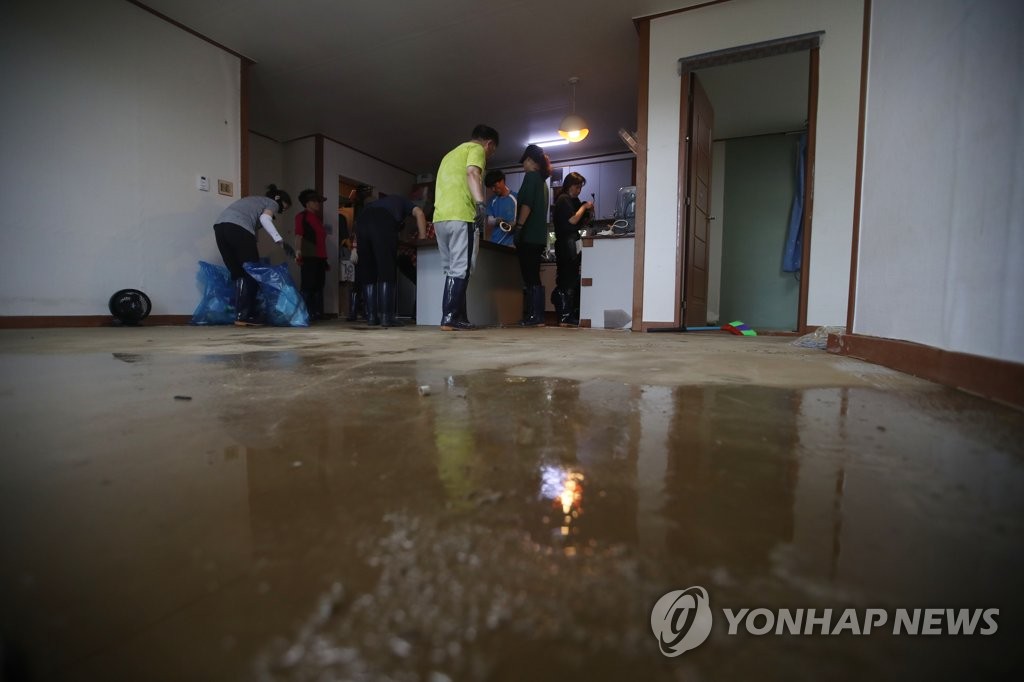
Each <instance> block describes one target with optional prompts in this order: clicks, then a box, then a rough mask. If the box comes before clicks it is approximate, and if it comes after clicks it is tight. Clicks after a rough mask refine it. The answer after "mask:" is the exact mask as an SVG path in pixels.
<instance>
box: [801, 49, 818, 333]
mask: <svg viewBox="0 0 1024 682" xmlns="http://www.w3.org/2000/svg"><path fill="white" fill-rule="evenodd" d="M819 50H820V48H817V47H816V48H814V49H813V50H811V51H810V54H809V55H808V61H809V63H810V74H809V75H808V79H809V82H808V84H807V148H806V149H805V150H804V154H805V156H806V161H805V163H804V217H803V226H802V230H803V244H802V247H803V248H802V250H801V255H800V291H799V293H798V295H797V312H796V328H797V331H798V332H800V333H801V334H807V333H808V327H807V299H809V298H810V295H811V293H810V292H811V224H812V223H813V220H812V219H813V216H814V167H815V163H814V160H815V153H816V152H815V150H816V149H817V140H818V73H819V68H818V64H819V54H818V53H819Z"/></svg>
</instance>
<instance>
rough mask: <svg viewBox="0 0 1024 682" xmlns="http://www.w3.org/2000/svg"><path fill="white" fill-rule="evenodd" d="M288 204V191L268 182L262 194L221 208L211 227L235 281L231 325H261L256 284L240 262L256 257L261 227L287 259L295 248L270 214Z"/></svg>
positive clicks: (289, 200)
mask: <svg viewBox="0 0 1024 682" xmlns="http://www.w3.org/2000/svg"><path fill="white" fill-rule="evenodd" d="M291 205H292V198H291V197H290V196H288V192H285V191H284V190H283V189H278V188H277V186H276V185H269V186H268V187H267V192H266V194H265V195H263V196H262V197H258V196H251V197H245V198H243V199H239V200H238V201H236V202H235V203H233V204H231V205H230V206H228V207H227V208H225V209H224V211H223V212H222V213H221V214H220V216H218V217H217V222H216V224H214V226H213V234H214V235H215V236H216V237H217V248H218V249H219V250H220V256H221V258H223V259H224V265H226V266H227V268H228V270H229V271H230V272H231V279H233V280H234V282H235V293H236V296H237V299H236V304H235V310H236V313H235V324H237V325H238V326H240V327H255V326H259V325H261V324H263V321H262V319H261V318H260V315H259V311H258V310H257V308H256V294H257V293H258V292H259V284H258V283H257V282H256V280H254V279H253V278H252V276H251V275H249V273H247V272H246V271H245V269H244V268H243V267H242V264H243V263H252V262H255V261H258V260H259V259H260V254H259V251H258V250H257V248H256V230H258V229H259V228H260V227H262V228H263V229H264V230H266V231H267V234H269V235H270V237H271V238H272V239H273V240H274V243H275V244H280V246H281V248H282V249H283V250H284V252H285V254H286V255H287V256H288V257H289V258H294V257H295V249H294V248H293V247H292V245H291V244H289V243H287V242H286V241H284V239H283V238H282V237H281V234H280V233H279V232H278V231H277V228H275V227H274V215H275V214H277V213H284V212H285V211H287V210H288V207H289V206H291Z"/></svg>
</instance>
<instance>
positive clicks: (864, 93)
mask: <svg viewBox="0 0 1024 682" xmlns="http://www.w3.org/2000/svg"><path fill="white" fill-rule="evenodd" d="M870 47H871V0H864V34H863V36H861V48H860V49H861V54H860V121H859V122H858V124H857V170H856V176H855V178H854V184H853V238H852V241H851V244H850V291H849V295H848V297H847V300H846V333H848V334H851V333H853V309H854V306H855V305H856V303H857V265H858V251H860V201H861V191H862V189H863V176H864V118H865V116H866V112H867V101H868V48H870Z"/></svg>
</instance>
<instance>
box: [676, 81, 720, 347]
mask: <svg viewBox="0 0 1024 682" xmlns="http://www.w3.org/2000/svg"><path fill="white" fill-rule="evenodd" d="M693 78H694V73H693V72H692V71H684V72H683V73H682V76H681V80H680V83H679V147H678V151H677V156H676V171H677V174H676V181H677V183H678V185H677V187H676V241H675V245H676V275H675V282H674V286H675V289H674V291H675V293H674V294H673V299H672V324H671V326H673V327H680V328H682V327H683V326H684V325H685V320H684V319H683V296H685V295H686V290H685V288H684V287H683V278H684V277H685V276H686V259H687V258H688V257H689V254H688V253H687V252H688V251H689V248H690V245H689V244H688V243H687V241H686V222H687V219H688V217H689V211H690V209H689V206H687V205H686V198H687V197H688V196H690V183H691V182H692V180H693V179H692V178H691V177H690V152H691V150H692V149H693V145H691V144H690V140H689V137H690V136H691V135H693V134H694V133H693V130H691V126H692V125H693V121H691V120H690V109H691V106H692V102H691V101H690V96H691V94H692V93H693V91H694V88H693ZM713 134H714V133H712V135H713Z"/></svg>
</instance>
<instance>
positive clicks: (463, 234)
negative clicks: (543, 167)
mask: <svg viewBox="0 0 1024 682" xmlns="http://www.w3.org/2000/svg"><path fill="white" fill-rule="evenodd" d="M497 148H498V131H497V130H495V129H494V128H491V127H490V126H485V125H482V124H481V125H478V126H477V127H475V128H473V133H472V135H471V139H470V141H469V142H463V143H462V144H460V145H459V146H458V147H456V148H455V149H453V150H451V151H450V152H448V153H447V154H446V155H445V157H444V158H443V159H442V160H441V166H440V167H439V168H438V170H437V189H436V197H435V200H434V231H435V232H436V233H437V250H438V252H439V253H440V254H441V267H442V268H443V269H444V273H445V283H444V297H443V298H442V301H441V310H442V316H441V329H443V330H444V331H459V330H464V329H473V325H472V324H470V323H469V320H468V319H466V288H467V285H468V283H469V273H470V272H471V271H472V268H473V263H472V259H473V244H474V242H475V240H476V239H478V238H480V237H482V236H483V228H484V224H485V223H486V221H487V206H486V205H485V204H484V186H483V173H484V170H485V169H486V168H487V159H488V158H490V156H491V155H493V154H494V152H495V150H496V149H497Z"/></svg>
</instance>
